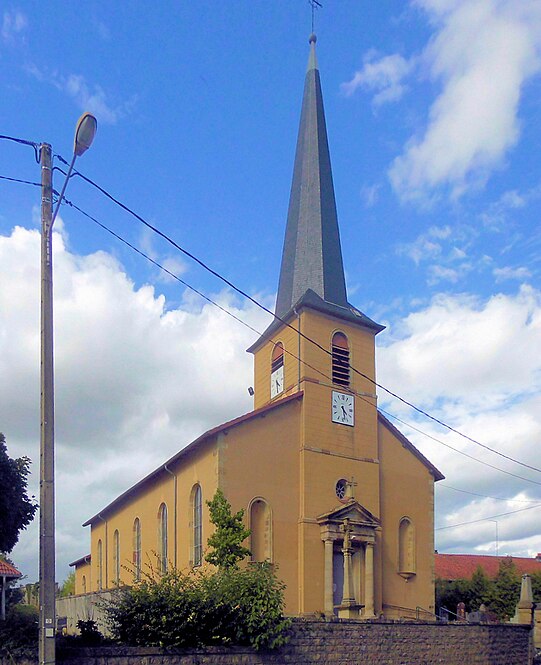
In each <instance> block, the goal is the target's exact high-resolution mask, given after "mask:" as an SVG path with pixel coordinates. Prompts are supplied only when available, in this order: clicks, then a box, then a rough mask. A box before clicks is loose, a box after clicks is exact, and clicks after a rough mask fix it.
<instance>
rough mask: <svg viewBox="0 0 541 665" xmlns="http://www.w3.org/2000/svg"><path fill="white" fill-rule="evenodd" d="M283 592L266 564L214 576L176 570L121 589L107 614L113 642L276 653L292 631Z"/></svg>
mask: <svg viewBox="0 0 541 665" xmlns="http://www.w3.org/2000/svg"><path fill="white" fill-rule="evenodd" d="M283 591H284V585H283V583H282V582H280V581H279V580H278V579H277V577H276V575H275V573H274V570H273V568H272V566H271V565H270V564H267V563H258V564H249V565H248V566H247V567H246V568H244V569H242V570H240V569H226V570H219V571H218V572H216V573H213V574H209V573H206V574H205V573H203V572H194V571H190V572H189V573H184V572H182V571H178V570H175V569H173V570H170V571H168V572H167V573H165V574H164V575H162V576H161V577H157V578H156V577H153V576H151V575H149V576H148V577H145V579H143V580H142V581H141V582H140V583H138V584H136V585H135V586H133V587H131V588H125V589H122V590H119V592H118V593H117V594H115V597H114V598H113V599H112V600H111V601H110V602H109V603H108V604H106V605H105V610H106V612H107V615H108V620H109V626H110V629H111V632H112V635H113V637H114V638H115V639H116V640H118V641H119V642H121V643H123V644H129V645H133V646H159V647H204V646H211V645H250V646H252V647H254V648H255V649H274V648H277V647H279V646H281V645H282V644H284V643H285V642H286V641H287V629H288V628H289V626H290V621H289V620H288V619H285V618H284V617H283V607H284V599H283Z"/></svg>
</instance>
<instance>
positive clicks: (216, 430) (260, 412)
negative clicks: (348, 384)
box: [70, 390, 304, 565]
mask: <svg viewBox="0 0 541 665" xmlns="http://www.w3.org/2000/svg"><path fill="white" fill-rule="evenodd" d="M303 395H304V392H303V391H302V390H299V391H297V392H295V393H293V394H292V395H288V396H287V397H283V398H282V399H279V400H277V401H276V402H273V403H272V404H267V405H266V406H262V407H261V408H260V409H255V411H250V412H249V413H245V414H244V415H242V416H239V417H238V418H234V419H233V420H229V421H227V422H226V423H222V424H221V425H218V426H217V427H213V428H212V429H209V430H207V431H206V432H204V433H203V434H201V436H199V437H197V439H195V441H192V442H191V443H189V444H188V445H187V446H186V447H185V448H183V449H182V450H180V451H179V452H178V453H176V454H175V455H173V457H171V458H170V459H168V460H167V462H165V464H162V465H161V466H159V467H158V468H157V469H154V471H151V472H150V473H149V474H148V475H147V476H145V477H144V478H143V479H142V480H140V481H139V482H137V483H135V485H132V486H131V487H130V488H129V489H127V490H126V491H125V492H123V493H122V494H121V495H120V496H118V497H117V498H116V499H114V501H111V503H109V504H108V505H107V506H105V508H103V509H102V510H100V512H99V513H97V514H96V515H94V516H93V517H91V518H90V519H88V520H87V521H86V522H85V523H84V524H83V526H88V525H90V524H92V523H93V522H95V521H96V520H98V519H101V518H102V517H103V515H104V514H105V513H110V512H111V510H114V509H116V508H118V507H120V506H121V505H122V504H123V503H124V502H125V501H126V500H128V499H130V498H131V497H132V496H133V495H134V494H136V493H137V492H138V491H139V490H140V489H141V488H142V487H143V486H145V485H146V484H147V483H149V482H150V481H152V480H154V479H155V478H157V477H158V476H159V475H160V474H162V473H166V472H167V468H168V467H170V466H171V465H172V464H175V463H176V462H177V461H178V460H180V459H181V458H182V457H185V456H186V455H188V454H189V453H191V452H192V451H193V450H194V449H196V448H198V447H199V446H200V445H202V444H203V443H204V442H205V441H208V440H209V439H210V438H211V437H212V436H215V435H216V434H220V433H221V432H224V431H225V430H229V429H231V428H232V427H236V426H237V425H241V424H242V423H245V422H247V421H249V420H254V419H255V418H258V417H260V416H264V415H266V414H267V413H268V412H269V411H273V410H275V409H279V408H280V407H282V406H284V405H285V404H288V403H289V402H292V401H294V400H297V399H301V398H302V396H303ZM83 558H84V557H83ZM79 561H80V560H77V561H74V562H73V563H74V564H76V563H79ZM70 565H73V564H70Z"/></svg>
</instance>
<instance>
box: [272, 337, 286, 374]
mask: <svg viewBox="0 0 541 665" xmlns="http://www.w3.org/2000/svg"><path fill="white" fill-rule="evenodd" d="M283 365H284V346H283V344H282V342H277V343H276V344H275V346H274V349H273V350H272V360H271V374H272V373H273V372H275V371H276V370H277V369H280V367H283Z"/></svg>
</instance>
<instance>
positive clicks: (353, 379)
mask: <svg viewBox="0 0 541 665" xmlns="http://www.w3.org/2000/svg"><path fill="white" fill-rule="evenodd" d="M309 43H310V54H309V57H308V67H307V71H306V77H305V82H304V93H303V100H302V110H301V118H300V124H299V133H298V138H297V147H296V153H295V164H294V168H293V180H292V184H291V192H290V197H289V209H288V215H287V225H286V232H285V239H284V247H283V252H282V263H281V268H280V279H279V285H278V294H277V299H276V309H275V315H276V317H275V319H274V321H273V322H272V324H271V325H270V326H269V327H268V328H267V330H266V331H265V332H264V333H263V335H262V336H261V338H260V339H259V340H258V341H257V342H256V343H255V344H254V345H253V346H252V347H251V348H250V349H248V350H249V351H251V352H253V353H254V355H255V381H254V388H255V397H254V406H255V407H256V408H258V407H260V406H264V405H265V404H268V403H269V402H270V401H273V400H278V399H280V398H282V397H284V396H287V395H289V394H291V393H293V392H296V391H299V390H304V391H306V390H308V388H307V383H309V384H310V389H309V390H310V392H311V391H312V390H314V389H315V387H316V386H319V387H323V386H324V387H325V390H323V391H321V390H316V392H318V393H321V395H320V396H319V400H320V404H319V406H320V409H321V410H322V412H324V413H325V416H326V417H328V420H329V422H330V423H331V424H332V425H338V426H340V427H338V431H340V430H341V429H342V428H347V430H349V428H351V429H352V431H351V432H350V431H348V432H347V434H346V435H345V438H346V439H352V437H353V431H354V430H355V428H356V421H361V422H362V421H367V420H373V421H374V423H375V420H376V418H375V408H374V406H375V404H370V405H367V404H366V403H363V400H362V399H358V398H359V396H361V397H362V398H363V399H365V400H370V401H371V402H373V401H374V386H373V384H371V382H370V379H375V360H374V337H375V335H376V334H377V333H378V332H380V331H381V330H382V329H383V327H382V326H380V325H379V324H377V323H375V322H374V321H372V320H371V319H369V318H368V317H367V316H365V315H364V314H363V313H362V312H360V311H359V310H358V309H356V308H355V307H353V306H352V305H350V304H349V302H348V300H347V291H346V281H345V276H344V265H343V260H342V249H341V245H340V232H339V228H338V216H337V212H336V201H335V195H334V184H333V177H332V169H331V158H330V153H329V144H328V139H327V127H326V122H325V111H324V108H323V95H322V91H321V80H320V75H319V68H318V62H317V56H316V36H315V35H314V34H312V35H310V39H309ZM309 340H313V341H309ZM314 342H315V343H314ZM357 370H358V371H359V372H360V373H358V372H357ZM362 375H364V376H365V377H369V379H366V378H364V377H363V376H362ZM365 411H371V412H372V414H371V417H369V416H368V413H367V414H366V415H365V414H364V412H365ZM321 415H322V417H323V413H322V414H321ZM374 427H375V424H374ZM333 438H336V436H334V437H333ZM341 438H344V437H341V436H338V439H341ZM353 438H354V437H353Z"/></svg>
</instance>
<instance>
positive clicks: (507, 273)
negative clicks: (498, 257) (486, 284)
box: [492, 266, 532, 282]
mask: <svg viewBox="0 0 541 665" xmlns="http://www.w3.org/2000/svg"><path fill="white" fill-rule="evenodd" d="M492 274H493V275H494V277H495V279H496V282H504V281H506V280H509V279H517V280H520V281H524V280H527V279H529V278H530V277H531V276H532V273H531V272H530V271H529V270H528V268H525V267H524V266H520V267H519V268H511V267H510V266H505V268H494V270H493V271H492Z"/></svg>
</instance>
